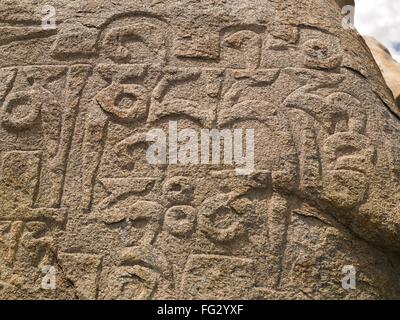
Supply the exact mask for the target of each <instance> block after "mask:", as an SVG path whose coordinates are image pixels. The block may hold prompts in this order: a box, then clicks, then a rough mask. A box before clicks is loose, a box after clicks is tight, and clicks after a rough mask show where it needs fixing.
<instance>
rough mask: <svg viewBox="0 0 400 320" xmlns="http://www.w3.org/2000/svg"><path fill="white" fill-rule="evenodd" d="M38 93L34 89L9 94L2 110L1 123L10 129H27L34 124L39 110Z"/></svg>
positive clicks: (40, 104)
mask: <svg viewBox="0 0 400 320" xmlns="http://www.w3.org/2000/svg"><path fill="white" fill-rule="evenodd" d="M41 106H42V103H41V99H40V95H39V93H38V92H36V91H20V92H15V93H13V94H10V96H9V97H8V99H7V100H6V102H5V103H4V106H3V110H2V120H1V122H2V124H3V126H4V127H6V128H8V129H11V130H27V129H30V128H32V127H33V126H34V125H35V122H36V120H37V119H38V117H39V115H40V110H41Z"/></svg>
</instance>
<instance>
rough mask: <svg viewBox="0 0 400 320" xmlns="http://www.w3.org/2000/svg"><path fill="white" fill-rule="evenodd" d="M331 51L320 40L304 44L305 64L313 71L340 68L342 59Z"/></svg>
mask: <svg viewBox="0 0 400 320" xmlns="http://www.w3.org/2000/svg"><path fill="white" fill-rule="evenodd" d="M331 51H332V50H331V49H330V48H329V47H328V45H327V44H326V43H325V42H323V41H321V40H319V39H312V40H309V41H307V42H305V43H304V44H303V52H304V54H305V61H304V63H305V65H306V66H307V67H309V68H313V69H335V68H337V67H339V66H340V64H341V62H342V57H341V56H340V55H338V54H333V53H332V52H331Z"/></svg>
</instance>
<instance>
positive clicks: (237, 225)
mask: <svg viewBox="0 0 400 320" xmlns="http://www.w3.org/2000/svg"><path fill="white" fill-rule="evenodd" d="M199 228H200V230H201V231H202V232H203V233H204V234H205V235H206V236H207V237H208V238H210V239H211V240H213V241H216V242H226V241H231V240H233V239H234V238H236V237H237V236H239V235H240V234H241V233H242V232H243V229H242V223H241V219H240V216H239V215H238V213H237V212H236V211H235V210H234V209H233V208H232V207H231V206H230V204H229V197H228V195H219V196H216V197H213V198H210V199H207V200H206V201H204V202H203V204H202V207H201V211H200V215H199Z"/></svg>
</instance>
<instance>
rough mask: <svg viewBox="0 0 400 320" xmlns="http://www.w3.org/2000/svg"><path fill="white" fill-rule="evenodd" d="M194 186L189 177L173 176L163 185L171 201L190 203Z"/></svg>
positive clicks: (165, 193)
mask: <svg viewBox="0 0 400 320" xmlns="http://www.w3.org/2000/svg"><path fill="white" fill-rule="evenodd" d="M193 191H194V188H193V186H192V184H191V183H190V180H189V178H187V177H173V178H171V179H168V180H167V181H166V182H165V184H164V185H163V193H164V195H165V196H166V198H167V199H168V200H169V201H170V202H171V203H189V202H190V201H192V198H193Z"/></svg>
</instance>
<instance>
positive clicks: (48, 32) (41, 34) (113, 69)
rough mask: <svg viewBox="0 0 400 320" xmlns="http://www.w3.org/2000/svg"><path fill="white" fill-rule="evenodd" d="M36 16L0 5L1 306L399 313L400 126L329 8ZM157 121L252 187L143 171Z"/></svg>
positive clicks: (173, 167) (148, 5) (195, 7)
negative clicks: (224, 138) (70, 302)
mask: <svg viewBox="0 0 400 320" xmlns="http://www.w3.org/2000/svg"><path fill="white" fill-rule="evenodd" d="M53 3H54V9H55V10H54V11H53V10H52V9H51V8H48V7H44V6H45V5H47V1H35V4H32V2H31V1H23V0H21V1H19V2H15V1H5V0H3V1H2V5H1V7H0V21H1V22H0V23H1V24H0V110H1V113H0V157H1V162H0V257H1V258H0V297H1V298H2V299H15V298H22V299H45V298H54V299H165V298H171V299H179V298H186V299H209V298H215V299H220V298H228V299H280V298H283V299H384V298H385V299H399V298H400V259H399V252H400V241H399V236H400V120H399V119H400V112H399V109H398V108H397V107H396V105H395V103H394V101H393V97H392V94H391V92H390V91H389V90H388V88H387V86H386V84H385V82H384V79H383V78H382V76H381V73H380V71H379V69H378V67H377V66H376V64H375V62H374V61H373V57H372V56H371V53H370V51H369V49H368V48H367V46H366V45H365V42H364V41H363V40H362V38H361V37H360V36H359V35H358V34H357V33H356V32H355V31H353V30H344V29H343V28H342V26H341V15H340V12H339V11H338V10H337V5H336V4H335V2H334V0H331V1H319V0H318V1H317V0H284V1H283V0H271V1H259V0H257V1H256V0H247V1H243V0H240V1H239V0H232V1H216V0H201V1H192V0H181V1H177V0H155V1H148V0H143V1H141V0H138V1H124V2H122V1H120V2H110V1H101V0H97V1H73V2H71V1H66V0H57V1H54V2H53ZM260 4H261V5H260ZM43 7H44V8H43ZM42 9H43V11H42ZM41 12H44V16H45V18H46V19H45V20H44V26H45V27H44V28H43V26H42V25H41V23H40V21H42V19H44V16H43V15H42V13H41ZM53 14H55V18H56V28H55V29H53V28H51V26H52V20H51V16H52V15H53ZM49 26H50V28H49ZM173 121H176V122H177V126H178V129H184V128H186V129H188V128H191V129H195V130H196V132H197V131H200V130H201V129H202V128H214V129H220V130H222V129H242V130H244V129H253V130H254V139H255V140H254V149H255V171H254V172H253V173H252V174H250V175H237V172H236V171H235V167H234V166H232V165H231V164H229V163H227V164H224V165H218V164H209V165H205V164H202V165H199V164H196V163H193V164H190V165H177V164H174V159H173V154H172V156H171V158H169V164H167V165H151V164H149V162H148V160H147V158H146V150H148V146H149V142H148V141H146V139H145V136H146V134H147V133H148V132H149V130H151V129H154V128H160V129H163V130H164V132H168V128H169V127H170V124H171V123H175V122H173ZM170 139H172V138H171V137H170ZM172 149H173V148H172ZM348 266H352V268H353V269H352V268H350V269H351V270H355V271H356V279H357V281H356V288H355V289H346V288H343V286H342V284H343V281H342V279H343V278H344V276H346V275H347V273H343V270H349V267H348ZM54 275H55V277H54ZM54 279H56V283H52V280H54Z"/></svg>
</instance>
